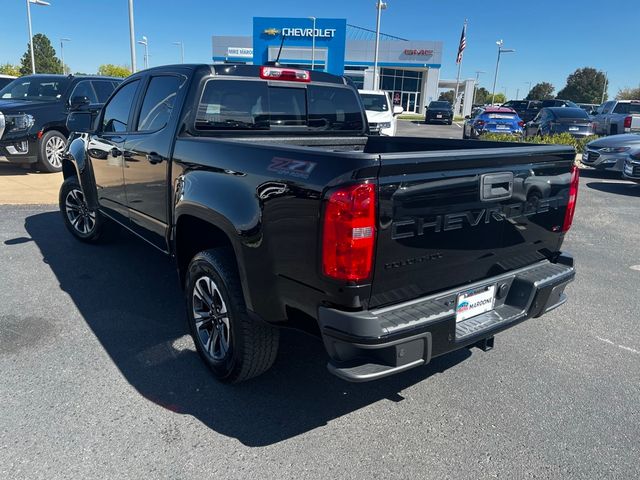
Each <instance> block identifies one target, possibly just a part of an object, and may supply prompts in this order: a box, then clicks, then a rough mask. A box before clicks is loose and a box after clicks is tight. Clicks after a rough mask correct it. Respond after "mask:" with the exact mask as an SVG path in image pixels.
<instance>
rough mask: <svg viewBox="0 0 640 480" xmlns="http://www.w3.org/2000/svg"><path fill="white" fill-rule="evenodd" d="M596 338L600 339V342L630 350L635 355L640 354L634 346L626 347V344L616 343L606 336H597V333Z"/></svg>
mask: <svg viewBox="0 0 640 480" xmlns="http://www.w3.org/2000/svg"><path fill="white" fill-rule="evenodd" d="M596 338H597V339H598V340H600V341H601V342H604V343H608V344H609V345H612V346H614V347H618V348H619V349H621V350H626V351H627V352H631V353H635V354H637V355H640V351H638V350H636V349H635V348H631V347H627V346H626V345H619V344H616V343H614V342H612V341H611V340H609V339H608V338H602V337H598V336H597V335H596Z"/></svg>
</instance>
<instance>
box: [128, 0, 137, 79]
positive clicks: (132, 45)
mask: <svg viewBox="0 0 640 480" xmlns="http://www.w3.org/2000/svg"><path fill="white" fill-rule="evenodd" d="M129 48H130V49H131V73H136V34H135V32H134V28H133V0H129Z"/></svg>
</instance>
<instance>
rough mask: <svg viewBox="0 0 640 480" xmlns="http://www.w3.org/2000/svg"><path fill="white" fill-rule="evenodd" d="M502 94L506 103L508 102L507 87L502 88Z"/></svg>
mask: <svg viewBox="0 0 640 480" xmlns="http://www.w3.org/2000/svg"><path fill="white" fill-rule="evenodd" d="M501 90H502V93H504V101H505V102H506V101H507V87H505V86H504V85H503V86H502V89H501Z"/></svg>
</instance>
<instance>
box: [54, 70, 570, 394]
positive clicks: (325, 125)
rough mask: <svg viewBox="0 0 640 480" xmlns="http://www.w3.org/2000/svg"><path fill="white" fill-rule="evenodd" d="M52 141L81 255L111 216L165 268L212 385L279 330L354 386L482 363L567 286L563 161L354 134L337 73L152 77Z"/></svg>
mask: <svg viewBox="0 0 640 480" xmlns="http://www.w3.org/2000/svg"><path fill="white" fill-rule="evenodd" d="M68 128H69V130H70V131H75V132H77V133H76V134H74V137H73V139H72V141H70V143H69V147H68V151H67V155H66V157H65V160H64V162H63V173H64V177H65V181H64V183H63V185H62V188H61V191H60V209H61V212H62V216H63V219H64V222H65V223H66V226H67V227H68V229H69V230H70V231H71V233H73V235H75V236H76V237H77V238H79V239H80V240H84V241H89V242H94V241H97V240H98V239H99V237H100V235H101V234H102V233H103V230H104V229H105V227H107V226H108V222H110V221H115V222H118V223H120V224H121V225H123V226H124V227H126V228H127V229H129V230H131V231H132V232H134V233H135V234H136V235H138V236H139V237H141V238H142V239H144V240H146V241H147V242H148V243H149V244H151V245H153V246H154V247H156V248H157V249H159V250H161V251H163V252H165V253H166V254H167V255H169V256H171V257H172V258H173V259H174V260H175V263H176V265H177V271H178V274H179V278H180V283H181V285H182V286H183V287H184V291H185V296H186V304H187V313H188V321H189V325H190V329H191V333H192V335H193V338H194V342H195V345H196V347H197V350H198V352H199V353H200V355H201V356H202V358H203V360H204V361H205V362H206V363H207V364H208V365H209V366H210V367H211V369H212V371H213V372H214V374H215V376H216V377H217V378H218V379H220V380H222V381H226V382H238V381H242V380H245V379H247V378H250V377H252V376H255V375H258V374H260V373H262V372H264V371H265V370H267V369H268V368H269V367H270V366H271V365H272V363H273V361H274V359H275V357H276V354H277V348H278V341H279V327H284V326H289V327H296V328H300V329H303V330H305V331H308V332H313V333H316V334H317V335H318V336H319V337H320V338H322V341H323V342H324V345H325V347H326V351H327V353H328V355H329V363H328V368H329V370H330V371H331V372H332V373H334V374H336V375H338V376H339V377H342V378H344V379H346V380H350V381H365V380H372V379H377V378H380V377H384V376H386V375H390V374H394V373H398V372H401V371H404V370H407V369H409V368H412V367H416V366H418V365H423V364H426V363H428V362H429V361H430V360H431V359H432V358H434V357H436V356H438V355H442V354H445V353H447V352H451V351H453V350H456V349H459V348H463V347H472V346H478V347H481V348H483V349H489V348H491V347H492V345H493V336H494V335H495V334H496V333H497V332H499V331H501V330H504V329H506V328H509V327H512V326H513V325H515V324H517V323H519V322H521V321H523V320H525V319H528V318H532V317H539V316H541V315H542V314H544V313H546V312H548V311H549V310H551V309H553V308H555V307H557V306H559V305H561V304H562V303H563V302H564V301H565V300H566V297H565V295H564V293H563V292H564V289H565V286H566V285H567V284H568V283H569V282H570V281H571V280H572V279H573V278H574V274H575V273H574V268H573V259H572V257H571V256H570V255H567V254H565V253H562V252H561V249H560V248H561V245H562V242H563V239H564V236H565V234H566V232H567V230H568V229H569V227H570V226H571V222H572V218H573V213H574V210H575V203H576V197H577V188H578V171H577V169H576V167H575V166H574V156H575V152H574V150H573V148H569V147H565V146H553V145H551V146H549V145H545V146H533V145H526V144H519V145H517V146H515V145H513V144H509V143H497V142H496V143H492V142H485V141H462V140H445V139H435V138H409V137H374V136H371V137H369V136H367V135H366V134H365V132H366V131H367V124H366V116H365V114H364V109H363V108H362V105H361V103H360V100H359V97H358V92H357V90H356V88H355V87H354V86H353V84H352V83H351V82H350V81H349V80H348V79H345V78H343V77H337V76H332V75H329V74H326V73H322V72H308V71H304V70H294V69H290V68H281V67H277V66H252V65H214V66H208V65H178V66H167V67H158V68H153V69H149V70H145V71H143V72H140V73H138V74H135V75H132V76H131V77H129V78H127V79H126V80H125V81H124V82H123V84H122V85H120V86H119V87H118V89H117V90H116V91H115V92H114V94H113V95H112V96H111V97H110V99H109V100H108V101H107V102H106V104H105V106H104V108H103V109H102V111H101V113H100V114H99V115H98V116H97V118H92V115H91V113H88V112H77V113H73V114H71V116H70V117H69V119H68Z"/></svg>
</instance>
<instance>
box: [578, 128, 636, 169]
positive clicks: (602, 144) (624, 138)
mask: <svg viewBox="0 0 640 480" xmlns="http://www.w3.org/2000/svg"><path fill="white" fill-rule="evenodd" d="M638 148H640V134H634V133H627V134H622V135H611V136H609V137H603V138H599V139H597V140H594V141H592V142H589V143H587V145H586V146H585V149H584V152H583V154H582V163H584V164H585V165H587V166H589V167H594V168H597V169H598V170H610V171H615V172H621V171H622V169H623V167H624V162H625V160H626V159H627V158H628V157H629V153H630V152H631V151H632V149H638Z"/></svg>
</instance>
